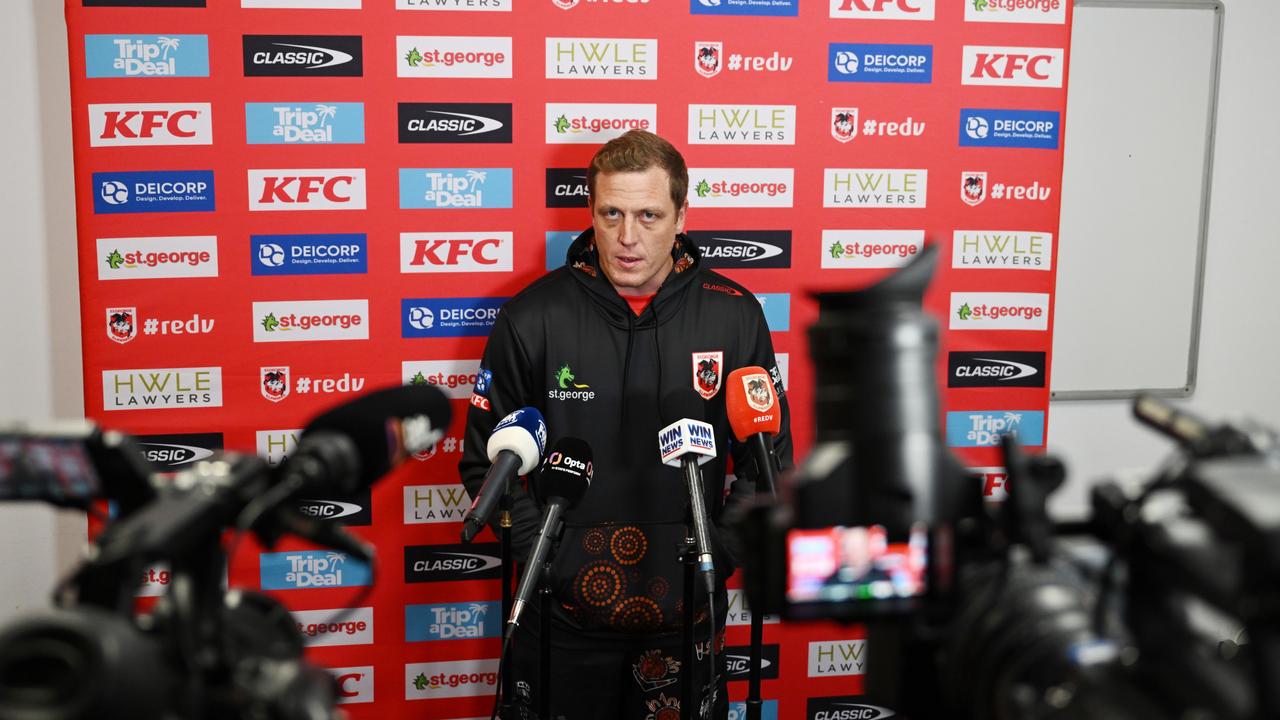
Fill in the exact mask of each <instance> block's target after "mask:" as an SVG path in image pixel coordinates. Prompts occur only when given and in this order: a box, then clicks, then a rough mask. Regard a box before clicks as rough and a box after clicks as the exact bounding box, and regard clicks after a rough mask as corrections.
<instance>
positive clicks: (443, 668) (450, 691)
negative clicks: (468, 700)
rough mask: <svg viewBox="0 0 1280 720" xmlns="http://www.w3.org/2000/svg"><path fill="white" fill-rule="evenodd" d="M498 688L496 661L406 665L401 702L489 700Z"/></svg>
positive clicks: (460, 661) (458, 661)
mask: <svg viewBox="0 0 1280 720" xmlns="http://www.w3.org/2000/svg"><path fill="white" fill-rule="evenodd" d="M497 688H498V661H497V660H496V659H494V660H457V661H454V662H433V663H409V664H406V665H405V666H404V699H405V700H432V699H435V698H449V697H471V696H476V695H482V696H490V695H493V694H494V693H495V692H496V691H497Z"/></svg>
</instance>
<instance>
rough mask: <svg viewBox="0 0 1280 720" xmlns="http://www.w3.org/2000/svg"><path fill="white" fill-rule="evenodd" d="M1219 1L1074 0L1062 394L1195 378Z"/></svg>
mask: <svg viewBox="0 0 1280 720" xmlns="http://www.w3.org/2000/svg"><path fill="white" fill-rule="evenodd" d="M1222 12H1223V10H1222V4H1221V2H1218V1H1217V0H1077V1H1076V4H1075V14H1074V21H1073V25H1072V32H1071V58H1070V69H1069V73H1070V74H1069V76H1068V78H1069V79H1068V87H1067V114H1066V120H1065V123H1064V125H1065V128H1064V129H1065V136H1064V138H1063V152H1064V168H1063V177H1062V219H1061V228H1060V231H1059V239H1058V258H1057V262H1058V275H1057V289H1056V293H1055V301H1054V330H1053V332H1054V335H1053V372H1052V377H1051V380H1050V389H1051V394H1050V397H1051V398H1052V399H1054V400H1071V399H1097V398H1117V397H1131V396H1133V395H1136V394H1137V393H1139V392H1151V393H1154V394H1157V395H1166V396H1183V395H1188V394H1190V393H1191V391H1192V390H1193V389H1194V387H1195V364H1196V352H1197V346H1198V344H1199V318H1200V288H1201V283H1202V277H1203V268H1204V247H1205V228H1206V225H1207V219H1208V201H1209V178H1210V173H1211V170H1212V154H1213V128H1214V113H1215V110H1216V104H1217V81H1218V58H1219V51H1220V47H1221V36H1222V24H1221V20H1222Z"/></svg>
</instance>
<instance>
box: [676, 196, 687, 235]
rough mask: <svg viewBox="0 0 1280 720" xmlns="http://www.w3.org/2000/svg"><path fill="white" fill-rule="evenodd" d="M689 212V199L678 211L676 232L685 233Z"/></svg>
mask: <svg viewBox="0 0 1280 720" xmlns="http://www.w3.org/2000/svg"><path fill="white" fill-rule="evenodd" d="M688 210H689V200H688V198H686V199H685V201H684V204H683V205H681V206H680V209H679V210H677V211H676V232H677V233H682V232H684V218H685V214H686V212H687V211H688Z"/></svg>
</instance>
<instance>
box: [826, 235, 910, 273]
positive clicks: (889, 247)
mask: <svg viewBox="0 0 1280 720" xmlns="http://www.w3.org/2000/svg"><path fill="white" fill-rule="evenodd" d="M822 248H823V250H822V267H823V269H832V270H834V269H848V270H866V269H872V268H895V267H902V266H903V265H906V264H907V263H909V262H911V259H912V258H914V257H915V256H916V255H919V254H920V251H921V250H923V249H924V231H923V230H823V231H822Z"/></svg>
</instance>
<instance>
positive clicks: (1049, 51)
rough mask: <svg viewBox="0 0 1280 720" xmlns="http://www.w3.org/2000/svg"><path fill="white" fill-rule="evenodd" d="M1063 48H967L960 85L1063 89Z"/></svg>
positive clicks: (967, 46)
mask: <svg viewBox="0 0 1280 720" xmlns="http://www.w3.org/2000/svg"><path fill="white" fill-rule="evenodd" d="M1062 56H1063V51H1062V49H1061V48H1026V47H991V46H985V45H966V46H965V47H964V61H963V65H962V67H963V70H962V74H961V77H960V82H961V83H962V84H964V85H1006V86H1010V87H1047V88H1060V87H1062V66H1063V62H1062Z"/></svg>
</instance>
